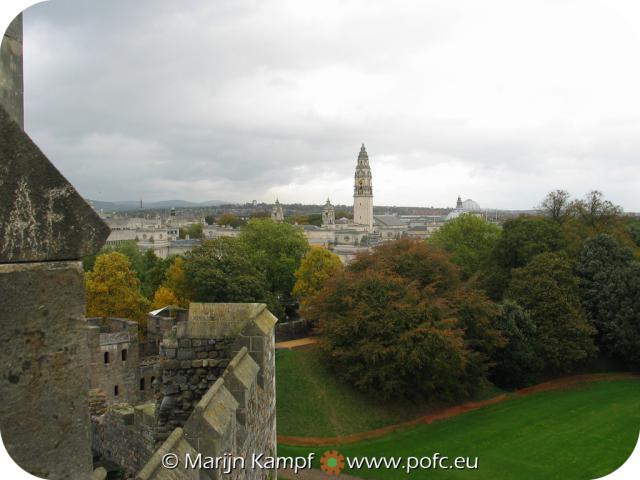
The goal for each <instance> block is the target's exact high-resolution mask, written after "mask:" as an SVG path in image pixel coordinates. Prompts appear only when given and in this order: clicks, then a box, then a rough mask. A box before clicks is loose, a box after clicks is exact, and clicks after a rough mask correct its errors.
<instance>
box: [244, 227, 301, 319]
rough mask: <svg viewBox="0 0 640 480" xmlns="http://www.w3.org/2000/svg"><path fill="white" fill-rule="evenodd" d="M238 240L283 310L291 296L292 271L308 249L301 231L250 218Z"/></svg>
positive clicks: (296, 267)
mask: <svg viewBox="0 0 640 480" xmlns="http://www.w3.org/2000/svg"><path fill="white" fill-rule="evenodd" d="M239 240H240V242H241V243H242V244H243V245H244V247H245V252H246V254H247V257H248V258H249V259H250V261H251V263H252V264H253V265H254V266H255V268H256V269H257V270H258V271H259V272H261V273H262V275H263V276H264V278H265V279H266V281H267V284H268V286H269V291H270V292H271V293H273V294H274V295H275V297H276V298H277V299H278V301H279V302H280V303H281V305H282V307H283V308H284V304H285V303H286V302H288V301H289V300H290V299H291V297H292V291H293V286H294V284H295V282H296V277H295V271H296V270H297V269H298V267H299V266H300V262H301V261H302V257H304V255H305V254H306V253H307V250H309V242H308V241H307V237H306V236H305V234H304V232H303V230H302V229H301V228H299V227H297V226H295V225H290V224H288V223H276V222H274V221H272V220H270V219H252V220H250V221H249V222H248V223H247V225H245V226H244V228H243V229H242V231H241V232H240V236H239Z"/></svg>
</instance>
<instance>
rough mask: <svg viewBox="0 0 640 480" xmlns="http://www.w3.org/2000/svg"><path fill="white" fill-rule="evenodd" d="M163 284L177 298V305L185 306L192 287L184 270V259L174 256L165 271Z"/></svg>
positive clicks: (187, 303) (190, 295) (189, 297)
mask: <svg viewBox="0 0 640 480" xmlns="http://www.w3.org/2000/svg"><path fill="white" fill-rule="evenodd" d="M163 286H164V287H166V288H168V289H169V290H171V291H172V292H173V293H174V295H175V296H176V297H177V298H178V303H177V305H179V306H181V307H187V306H188V305H189V300H190V299H191V297H192V289H191V287H190V284H189V281H188V279H187V275H186V271H185V260H184V259H183V258H182V257H179V256H177V257H174V259H173V263H172V264H171V265H170V266H169V268H168V269H167V271H166V273H165V280H164V282H163Z"/></svg>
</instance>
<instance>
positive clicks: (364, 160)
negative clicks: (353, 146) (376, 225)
mask: <svg viewBox="0 0 640 480" xmlns="http://www.w3.org/2000/svg"><path fill="white" fill-rule="evenodd" d="M353 223H354V224H356V225H365V226H366V227H367V228H368V229H369V231H370V232H371V231H373V186H372V184H371V168H370V167H369V156H368V155H367V151H366V150H365V148H364V143H363V144H362V148H360V153H359V154H358V165H357V166H356V174H355V182H354V187H353Z"/></svg>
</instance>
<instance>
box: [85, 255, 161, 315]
mask: <svg viewBox="0 0 640 480" xmlns="http://www.w3.org/2000/svg"><path fill="white" fill-rule="evenodd" d="M139 287H140V282H139V280H138V278H137V276H136V274H135V272H134V271H133V269H132V268H131V263H130V262H129V260H128V259H127V257H125V256H124V255H123V254H121V253H118V252H111V253H104V254H101V255H99V256H98V257H97V258H96V262H95V265H94V266H93V269H92V270H91V271H89V272H87V274H86V275H85V291H86V303H87V316H90V317H122V318H128V319H130V320H135V321H138V322H140V323H142V324H144V321H145V320H146V313H147V310H148V307H149V301H148V300H147V299H146V298H144V297H143V296H142V295H141V294H140V291H139Z"/></svg>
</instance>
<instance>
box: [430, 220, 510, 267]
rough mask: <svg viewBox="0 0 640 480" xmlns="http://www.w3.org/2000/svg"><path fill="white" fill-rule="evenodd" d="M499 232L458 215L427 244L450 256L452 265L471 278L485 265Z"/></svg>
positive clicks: (490, 226)
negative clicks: (446, 252)
mask: <svg viewBox="0 0 640 480" xmlns="http://www.w3.org/2000/svg"><path fill="white" fill-rule="evenodd" d="M499 238H500V228H499V227H497V226H496V225H492V224H490V223H487V222H486V221H485V220H483V219H482V218H479V217H477V216H475V215H460V216H459V217H458V218H456V219H454V220H451V221H449V222H447V223H445V224H444V225H443V226H442V227H441V228H440V229H439V230H438V231H436V232H435V233H434V234H433V235H432V236H431V238H430V239H429V241H430V242H431V243H433V244H434V245H437V246H439V247H442V248H444V249H445V250H446V251H448V252H449V253H451V261H453V262H454V263H455V264H457V265H460V267H462V272H463V276H464V277H465V278H468V277H470V276H471V275H473V274H474V273H476V272H477V271H478V270H479V269H480V267H481V266H482V265H483V264H484V263H485V262H487V260H488V259H489V257H490V256H491V253H492V251H493V249H494V248H495V245H496V243H497V242H498V239H499Z"/></svg>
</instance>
